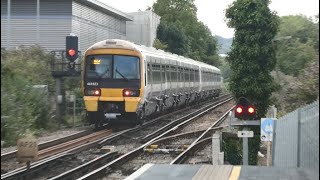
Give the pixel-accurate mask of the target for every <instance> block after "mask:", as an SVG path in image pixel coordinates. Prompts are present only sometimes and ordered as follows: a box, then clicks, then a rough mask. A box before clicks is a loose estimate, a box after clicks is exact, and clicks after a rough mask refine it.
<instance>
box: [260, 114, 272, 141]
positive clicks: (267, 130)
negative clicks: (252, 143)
mask: <svg viewBox="0 0 320 180" xmlns="http://www.w3.org/2000/svg"><path fill="white" fill-rule="evenodd" d="M275 120H276V118H261V129H260V130H261V132H260V134H261V136H260V138H261V141H272V136H273V128H274V123H273V122H274V121H275Z"/></svg>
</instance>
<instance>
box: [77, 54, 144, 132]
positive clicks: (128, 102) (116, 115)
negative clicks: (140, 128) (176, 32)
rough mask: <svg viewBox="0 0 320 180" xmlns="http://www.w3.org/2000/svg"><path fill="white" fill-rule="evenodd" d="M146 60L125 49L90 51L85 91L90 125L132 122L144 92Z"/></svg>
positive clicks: (84, 80) (85, 65)
mask: <svg viewBox="0 0 320 180" xmlns="http://www.w3.org/2000/svg"><path fill="white" fill-rule="evenodd" d="M143 66H144V62H143V58H142V56H141V54H140V53H139V52H138V51H133V50H126V49H95V50H88V51H87V52H86V54H85V59H84V65H83V68H84V71H83V72H84V73H83V81H82V92H83V95H84V103H85V107H86V110H87V118H88V121H89V123H90V124H95V126H96V127H99V126H101V125H102V124H103V123H105V122H109V121H114V122H117V121H123V120H126V121H127V120H129V121H133V120H136V119H137V114H136V112H137V108H138V106H139V103H140V101H141V97H142V95H143V92H144V68H142V67H143Z"/></svg>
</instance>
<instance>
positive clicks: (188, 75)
mask: <svg viewBox="0 0 320 180" xmlns="http://www.w3.org/2000/svg"><path fill="white" fill-rule="evenodd" d="M186 82H190V69H189V68H186Z"/></svg>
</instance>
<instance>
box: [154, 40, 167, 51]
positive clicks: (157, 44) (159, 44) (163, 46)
mask: <svg viewBox="0 0 320 180" xmlns="http://www.w3.org/2000/svg"><path fill="white" fill-rule="evenodd" d="M153 47H155V48H156V49H162V50H166V49H167V47H168V45H167V44H165V43H162V42H161V41H160V40H159V39H158V38H157V39H155V40H154V42H153Z"/></svg>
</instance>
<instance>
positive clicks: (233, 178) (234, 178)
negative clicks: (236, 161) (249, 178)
mask: <svg viewBox="0 0 320 180" xmlns="http://www.w3.org/2000/svg"><path fill="white" fill-rule="evenodd" d="M240 171H241V166H233V168H232V172H231V175H230V176H229V180H238V178H239V176H240Z"/></svg>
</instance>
